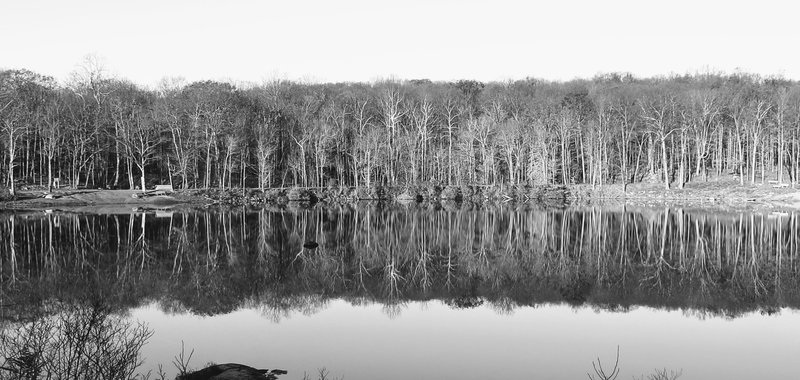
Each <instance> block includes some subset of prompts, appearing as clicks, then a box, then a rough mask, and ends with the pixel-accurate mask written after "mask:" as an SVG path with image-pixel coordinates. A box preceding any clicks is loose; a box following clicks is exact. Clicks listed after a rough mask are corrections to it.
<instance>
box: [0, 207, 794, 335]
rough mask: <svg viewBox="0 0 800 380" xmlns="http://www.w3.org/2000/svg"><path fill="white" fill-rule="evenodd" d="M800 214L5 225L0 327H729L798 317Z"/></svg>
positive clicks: (113, 218) (59, 217)
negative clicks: (426, 319)
mask: <svg viewBox="0 0 800 380" xmlns="http://www.w3.org/2000/svg"><path fill="white" fill-rule="evenodd" d="M797 223H798V213H797V212H787V213H783V212H781V213H770V212H748V211H741V212H720V211H715V212H709V211H708V210H703V209H693V210H690V209H681V208H658V209H645V208H637V209H631V208H628V209H624V208H617V209H608V208H600V207H584V208H570V209H537V208H531V207H529V206H513V207H512V206H509V207H505V206H492V207H481V208H472V209H470V208H462V209H457V210H445V209H439V208H436V209H433V208H423V207H420V208H414V207H412V208H399V207H398V208H393V207H383V206H378V205H372V206H359V207H352V206H342V207H316V208H310V209H304V208H293V209H280V208H275V209H247V208H241V209H207V210H197V211H186V212H171V211H142V212H131V213H129V214H103V215H98V214H73V213H63V212H53V213H44V212H37V213H14V214H0V236H3V237H4V238H3V240H2V241H0V284H1V285H2V293H0V305H2V306H3V307H1V308H0V313H2V315H0V319H2V320H5V321H10V320H19V319H25V318H26V316H30V315H33V314H34V313H35V312H36V310H37V309H38V308H41V307H42V305H45V304H46V303H48V302H49V301H52V300H58V301H61V302H64V301H66V302H70V301H72V302H78V303H79V302H85V301H86V300H97V299H102V300H103V301H104V302H106V303H110V304H112V305H114V306H115V307H120V308H129V307H135V306H139V305H143V304H145V303H150V302H157V303H159V304H160V306H161V308H163V309H164V310H167V311H169V312H176V313H180V312H191V313H193V314H202V315H214V314H220V313H227V312H230V311H233V310H236V309H239V308H242V307H252V308H259V309H261V310H262V311H263V313H264V314H265V315H266V316H268V317H270V318H272V319H275V320H279V319H281V318H283V317H285V316H287V315H289V314H290V313H292V312H302V313H313V312H315V311H317V310H320V309H321V308H324V307H325V304H326V302H327V301H328V300H330V299H338V298H340V299H345V300H348V301H350V302H353V303H373V302H377V303H380V304H382V305H384V310H385V312H386V313H387V314H388V315H389V316H395V315H397V313H399V312H400V311H401V310H402V305H403V304H404V303H405V302H408V301H414V300H430V299H440V300H442V301H444V302H445V303H447V304H448V305H450V306H451V307H454V308H468V307H474V306H477V305H480V304H483V303H488V304H489V305H490V306H491V307H493V308H494V309H495V310H497V311H498V312H511V311H513V309H514V308H515V307H518V306H523V305H528V306H533V305H537V304H542V303H569V304H572V305H589V306H591V307H595V308H602V309H606V310H616V311H625V310H628V309H629V308H631V307H633V306H637V305H646V306H651V307H656V308H669V309H675V308H679V309H683V310H685V311H686V312H687V313H691V314H696V315H699V316H708V315H715V316H725V317H735V316H737V315H741V314H742V313H745V312H750V311H756V310H758V311H761V312H763V313H772V312H774V311H776V310H778V309H779V308H781V307H789V308H794V309H797V308H800V297H798V294H797V289H798V268H797V263H796V261H797V260H796V259H797V257H796V256H797V251H798V249H797V243H798V234H799V232H800V231H799V230H798V225H797Z"/></svg>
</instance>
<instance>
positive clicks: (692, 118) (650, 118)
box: [0, 65, 800, 193]
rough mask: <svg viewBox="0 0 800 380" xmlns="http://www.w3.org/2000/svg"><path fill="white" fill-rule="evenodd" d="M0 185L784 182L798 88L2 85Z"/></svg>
mask: <svg viewBox="0 0 800 380" xmlns="http://www.w3.org/2000/svg"><path fill="white" fill-rule="evenodd" d="M0 133H2V136H1V138H0V148H2V153H0V158H2V164H0V175H2V176H3V178H4V181H3V183H5V184H6V185H7V186H8V187H9V189H10V190H11V192H12V193H13V192H14V190H15V187H16V186H17V185H18V184H19V183H24V184H28V185H33V184H36V185H50V184H52V179H53V178H55V177H58V178H60V179H61V183H65V184H68V185H69V186H71V187H78V186H87V187H107V188H131V189H133V188H135V187H141V188H144V187H146V186H149V185H152V184H153V183H161V184H166V183H169V184H172V185H173V186H174V187H176V188H211V187H217V188H223V189H224V188H231V187H258V188H262V189H263V188H268V187H290V186H297V187H324V186H355V187H359V186H366V187H371V186H392V187H403V186H420V185H422V186H425V185H436V186H448V185H454V186H460V185H494V186H518V185H544V184H557V185H571V184H591V185H593V186H597V185H605V184H610V183H617V184H624V185H627V184H632V183H640V182H653V183H656V182H657V183H661V184H663V186H665V187H667V188H670V187H671V186H672V187H677V188H682V187H683V185H684V184H685V183H687V182H690V181H695V180H706V179H709V178H712V179H713V178H725V177H731V176H732V177H733V178H736V179H737V180H738V181H739V182H740V183H741V184H747V183H749V184H758V183H764V182H766V181H777V182H778V183H791V184H792V185H794V184H796V183H797V181H798V174H800V85H798V82H796V81H790V80H784V79H780V78H762V77H759V76H756V75H752V74H743V73H737V74H733V75H723V74H696V75H684V76H671V77H663V78H635V77H633V76H631V75H629V74H616V73H614V74H605V75H599V76H597V77H595V78H592V79H576V80H572V81H568V82H551V81H545V80H539V79H530V78H529V79H524V80H515V81H506V82H490V83H482V82H478V81H472V80H461V81H455V82H431V81H429V80H409V81H393V80H387V81H378V82H375V83H323V84H316V83H299V82H292V81H285V80H272V81H265V82H264V83H261V84H246V85H235V84H232V83H225V82H219V81H198V82H193V83H185V81H182V80H179V79H165V80H163V81H162V82H161V83H160V84H159V85H158V86H157V87H156V88H152V89H147V88H142V87H140V86H137V85H136V84H134V83H131V82H130V81H127V80H125V79H120V78H115V77H111V76H108V75H105V74H104V71H103V70H102V68H100V67H98V66H93V65H85V66H81V68H80V69H79V70H77V71H76V73H75V74H74V75H73V77H72V78H71V80H70V81H68V83H64V84H61V83H58V82H57V81H55V80H54V79H52V78H50V77H46V76H43V75H40V74H37V73H33V72H30V71H27V70H5V71H0Z"/></svg>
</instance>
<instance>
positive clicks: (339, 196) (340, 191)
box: [0, 181, 800, 210]
mask: <svg viewBox="0 0 800 380" xmlns="http://www.w3.org/2000/svg"><path fill="white" fill-rule="evenodd" d="M43 194H45V192H43V191H41V190H40V191H36V190H27V191H20V192H18V194H17V196H16V197H9V196H7V195H6V196H5V197H4V198H0V209H11V210H14V209H17V210H24V209H47V208H85V207H89V208H98V209H102V208H104V207H105V208H108V207H111V206H115V207H117V208H119V207H125V208H127V207H131V208H135V207H146V206H152V207H167V206H168V207H181V206H184V207H195V206H198V207H204V206H211V205H225V206H260V205H282V204H290V203H293V204H305V205H310V204H318V203H322V204H352V203H356V202H361V201H381V202H396V203H401V204H414V203H424V204H441V205H445V206H460V205H463V204H468V205H475V204H491V203H531V202H534V203H538V204H544V205H551V206H565V205H575V204H578V205H581V204H596V205H609V204H630V205H643V206H648V205H653V206H657V205H684V206H685V205H699V206H737V207H766V208H800V191H799V190H797V189H794V188H791V187H789V186H775V185H772V184H765V185H740V184H739V183H738V182H735V181H713V182H696V183H688V184H686V185H685V186H684V187H683V188H682V189H679V188H675V187H673V188H671V189H665V188H664V187H663V185H658V184H642V183H639V184H635V185H627V186H623V185H621V184H606V185H597V186H592V185H585V184H581V185H561V186H557V185H543V186H528V185H516V186H507V185H498V186H485V185H462V186H436V185H430V186H408V187H383V186H371V187H358V188H353V187H325V188H301V187H292V188H270V189H265V190H260V189H241V188H234V189H215V188H212V189H187V190H177V191H175V192H173V193H171V194H169V195H150V196H142V195H141V194H142V192H141V191H139V190H100V189H92V190H60V191H55V192H53V193H52V194H53V197H48V198H44V197H43Z"/></svg>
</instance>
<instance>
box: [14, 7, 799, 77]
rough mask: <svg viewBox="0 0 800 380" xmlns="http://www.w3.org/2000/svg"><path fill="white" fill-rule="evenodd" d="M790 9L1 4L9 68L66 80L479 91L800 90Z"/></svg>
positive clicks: (796, 39) (796, 31)
mask: <svg viewBox="0 0 800 380" xmlns="http://www.w3.org/2000/svg"><path fill="white" fill-rule="evenodd" d="M796 8H797V7H794V6H793V5H792V2H790V1H776V0H759V1H751V2H749V4H747V5H744V4H738V3H737V2H736V1H700V0H694V1H688V0H675V1H646V0H630V1H629V0H603V1H597V0H561V1H514V0H487V1H478V0H462V1H458V0H403V1H400V0H397V1H383V0H341V1H332V0H293V1H268V0H262V1H256V0H226V1H221V0H220V1H210V0H173V1H168V0H136V1H132V0H131V1H119V0H71V1H65V0H19V1H17V0H0V14H3V17H2V22H0V68H5V69H14V68H25V69H29V70H33V71H36V72H39V73H42V74H45V75H51V76H54V77H55V78H56V79H59V80H66V79H67V78H69V75H70V72H72V71H74V70H75V69H76V67H77V66H78V65H79V64H80V63H81V62H82V61H83V60H84V58H85V57H86V56H87V55H89V54H93V55H94V56H96V57H99V58H100V60H101V61H102V62H103V64H104V66H105V67H106V69H107V70H108V71H109V72H110V73H112V74H114V75H116V76H120V77H124V78H127V79H129V80H132V81H134V82H135V83H138V84H141V85H146V86H153V85H155V84H156V83H158V82H159V80H160V79H161V78H163V77H183V78H185V79H186V80H188V81H194V80H205V79H213V80H231V81H248V82H260V81H263V80H269V79H274V78H281V79H292V80H302V81H312V82H340V81H373V80H378V79H383V78H397V79H421V78H426V79H431V80H457V79H475V80H480V81H493V80H507V79H520V78H526V77H536V78H543V79H549V80H569V79H573V78H590V77H593V76H595V75H597V74H599V73H607V72H630V73H633V74H634V75H636V76H659V75H670V74H683V73H695V72H708V71H722V72H727V73H731V72H734V71H746V72H751V73H756V74H761V75H764V76H774V75H780V76H783V77H785V78H789V79H800V50H798V48H799V47H800V29H798V28H797V25H796V24H797V14H798V12H797V10H798V9H796Z"/></svg>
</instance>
